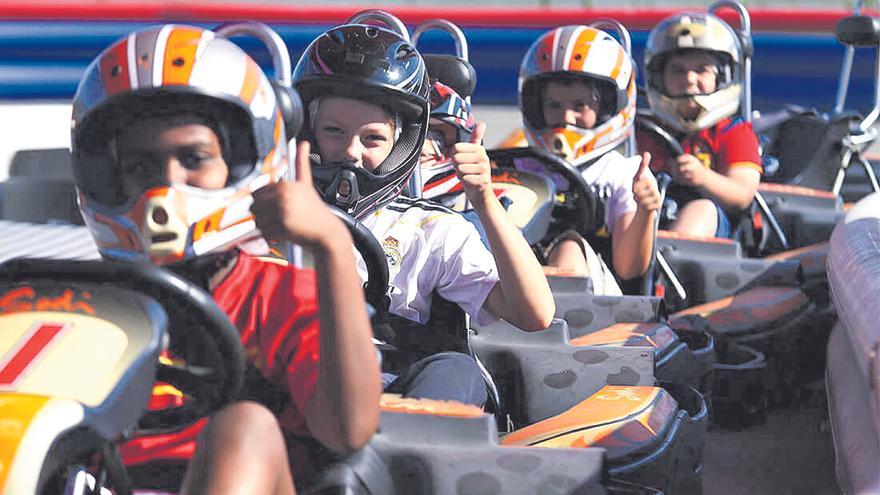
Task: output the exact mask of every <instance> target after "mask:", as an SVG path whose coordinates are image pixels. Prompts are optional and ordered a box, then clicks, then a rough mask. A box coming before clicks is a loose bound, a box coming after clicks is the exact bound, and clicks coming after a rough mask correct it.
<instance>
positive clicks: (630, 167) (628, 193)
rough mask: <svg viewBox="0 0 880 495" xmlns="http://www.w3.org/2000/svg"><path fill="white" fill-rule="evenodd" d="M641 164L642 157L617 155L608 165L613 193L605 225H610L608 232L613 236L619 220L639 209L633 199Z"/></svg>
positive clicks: (607, 208)
mask: <svg viewBox="0 0 880 495" xmlns="http://www.w3.org/2000/svg"><path fill="white" fill-rule="evenodd" d="M641 163H642V157H640V156H631V157H629V158H624V157H623V156H622V155H617V156H616V157H614V159H613V160H611V162H610V163H609V164H608V171H609V174H608V176H609V179H610V181H611V187H612V193H611V198H610V199H609V201H608V205H607V207H606V208H605V224H606V225H608V231H609V232H610V233H612V234H613V230H614V226H615V225H616V224H617V220H619V219H620V217H621V216H623V215H625V214H627V213H631V212H634V211H636V209H637V208H638V204H637V203H636V200H635V198H633V193H632V183H633V178H634V177H635V176H636V172H638V171H639V165H641Z"/></svg>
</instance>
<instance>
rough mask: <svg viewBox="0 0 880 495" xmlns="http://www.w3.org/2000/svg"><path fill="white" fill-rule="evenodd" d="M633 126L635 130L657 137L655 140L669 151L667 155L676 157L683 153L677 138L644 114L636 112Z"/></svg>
mask: <svg viewBox="0 0 880 495" xmlns="http://www.w3.org/2000/svg"><path fill="white" fill-rule="evenodd" d="M635 126H636V130H637V131H643V132H647V133H648V134H651V135H652V136H653V137H655V138H657V141H658V142H659V143H660V144H661V145H662V146H663V147H664V148H666V151H668V152H669V156H672V157H677V156H681V155H683V154H684V148H683V147H682V146H681V143H680V142H679V141H678V139H676V138H675V137H674V136H673V135H672V134H670V133H669V131H667V130H666V129H664V128H662V127H660V126H659V125H658V124H657V123H656V122H654V121H653V120H651V119H650V118H648V117H647V116H645V115H644V114H641V113H639V114H636V120H635Z"/></svg>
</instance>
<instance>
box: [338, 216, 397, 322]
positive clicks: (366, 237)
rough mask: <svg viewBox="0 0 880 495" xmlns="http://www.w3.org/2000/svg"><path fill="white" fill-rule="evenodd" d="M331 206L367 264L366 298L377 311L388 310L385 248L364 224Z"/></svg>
mask: <svg viewBox="0 0 880 495" xmlns="http://www.w3.org/2000/svg"><path fill="white" fill-rule="evenodd" d="M329 206H330V211H332V212H333V214H335V215H336V216H337V217H338V218H339V219H340V220H342V223H344V224H345V226H346V227H348V232H349V233H350V234H351V237H352V239H353V240H354V246H355V248H356V249H357V250H358V252H359V253H361V257H362V258H363V259H364V264H366V265H367V281H366V283H364V298H365V299H366V300H367V303H369V304H370V306H372V307H373V309H375V310H376V311H383V312H384V311H386V310H387V309H388V301H387V298H386V294H387V293H388V262H387V261H386V259H385V250H383V249H382V246H381V245H379V241H377V240H376V238H375V237H374V236H373V233H372V232H370V230H369V229H368V228H367V227H365V226H364V224H362V223H360V222H358V221H357V220H355V219H354V218H352V217H351V215H349V214H347V213H345V212H344V211H342V210H340V209H339V208H337V207H335V206H333V205H329Z"/></svg>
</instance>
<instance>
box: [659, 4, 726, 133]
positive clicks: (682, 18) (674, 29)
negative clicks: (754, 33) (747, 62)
mask: <svg viewBox="0 0 880 495" xmlns="http://www.w3.org/2000/svg"><path fill="white" fill-rule="evenodd" d="M687 51H700V52H704V53H708V54H710V55H711V56H712V57H713V58H714V59H716V60H717V61H718V62H717V64H718V65H717V83H716V87H715V91H714V92H712V93H709V94H699V95H674V94H670V93H669V91H667V90H666V85H665V83H664V79H663V73H664V71H665V68H666V62H667V61H668V60H669V57H670V56H671V55H674V54H677V53H682V52H687ZM645 73H646V79H647V93H648V104H649V105H650V106H651V110H652V111H653V112H654V114H655V115H656V116H657V117H658V118H659V119H660V120H662V121H663V122H665V123H666V124H669V125H670V126H672V127H674V128H676V129H678V130H680V131H683V132H693V131H697V130H700V129H705V128H707V127H709V126H711V125H713V124H715V123H716V122H718V121H719V120H721V119H723V118H725V117H729V116H731V115H733V114H735V113H736V111H737V109H738V108H739V104H740V98H741V96H742V91H743V50H742V46H741V44H740V41H739V37H738V36H737V34H736V32H735V31H734V30H733V28H731V27H730V25H728V24H727V23H726V22H724V21H723V20H721V18H719V17H717V16H715V15H713V14H707V13H704V12H684V13H680V14H675V15H672V16H669V17H667V18H666V19H663V20H662V21H660V23H659V24H657V26H655V27H654V29H652V30H651V33H650V34H649V35H648V43H647V45H646V46H645ZM683 100H693V101H694V102H696V104H697V105H698V106H699V107H700V112H699V114H698V115H697V117H696V118H694V119H692V120H688V119H685V118H683V117H682V116H681V115H680V114H679V111H678V108H679V106H680V104H681V103H682V101H683Z"/></svg>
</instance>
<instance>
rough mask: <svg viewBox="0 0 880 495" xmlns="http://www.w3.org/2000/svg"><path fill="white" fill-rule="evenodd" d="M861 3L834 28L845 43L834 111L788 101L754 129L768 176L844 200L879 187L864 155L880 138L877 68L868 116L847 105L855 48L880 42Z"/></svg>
mask: <svg viewBox="0 0 880 495" xmlns="http://www.w3.org/2000/svg"><path fill="white" fill-rule="evenodd" d="M863 3H864V2H862V1H861V0H859V1H857V2H855V5H854V8H853V15H851V16H849V17H846V18H844V19H841V20H840V21H839V22H838V24H837V28H836V30H835V35H836V37H837V40H838V41H839V42H840V43H841V44H843V45H844V46H845V47H846V48H845V51H844V57H843V62H842V64H841V69H840V78H839V86H838V90H837V96H836V100H835V104H834V107H833V109H832V110H831V112H830V113H824V112H819V111H818V110H816V109H806V108H801V107H797V106H789V107H787V108H785V109H783V110H781V111H778V112H773V113H769V114H766V115H762V116H760V117H758V118H756V119H755V122H754V127H755V132H756V133H757V134H758V135H759V137H760V139H761V142H762V147H763V160H764V169H765V179H764V180H765V181H767V182H771V183H778V184H789V185H795V186H800V187H805V188H808V189H814V190H819V191H827V192H830V193H831V194H832V195H833V196H835V197H836V196H839V197H841V198H843V199H844V200H846V201H855V200H857V199H858V198H861V197H862V196H864V195H866V194H869V193H871V192H878V191H880V186H878V183H877V177H876V170H875V168H876V165H872V164H871V163H870V162H869V161H868V160H867V158H866V155H865V151H866V148H867V147H868V146H869V145H870V144H871V143H873V142H874V141H875V140H876V138H877V130H876V128H875V127H874V124H875V123H876V121H877V118H878V116H880V93H878V92H877V88H878V87H880V86H878V85H880V74H877V73H876V72H875V76H874V86H875V91H874V95H875V98H874V106H873V108H872V109H871V110H870V111H869V112H868V113H867V114H865V115H864V116H862V115H860V113H859V112H858V111H855V110H848V109H846V97H847V92H848V89H849V88H848V87H849V81H850V76H851V74H852V69H853V60H854V55H855V49H856V48H857V47H867V48H876V47H877V46H878V45H880V35H878V31H877V21H876V19H875V18H872V17H870V16H867V15H862V14H860V12H861V9H862V4H863ZM832 227H833V225H832ZM828 234H829V235H830V230H829V231H828ZM823 235H825V232H823ZM825 238H827V236H826V237H825Z"/></svg>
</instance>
